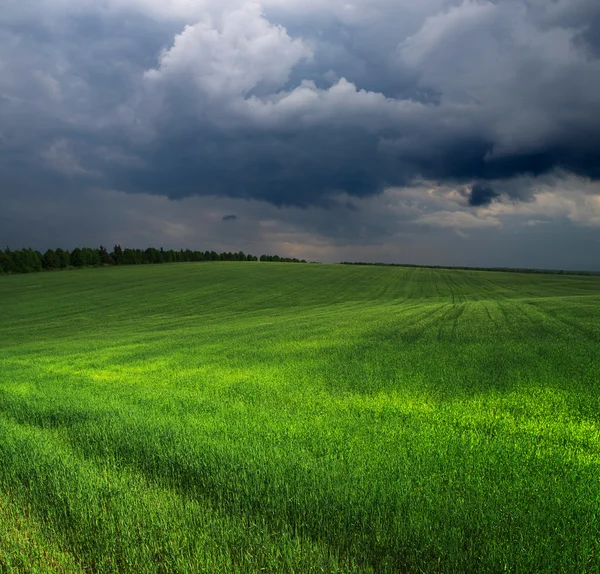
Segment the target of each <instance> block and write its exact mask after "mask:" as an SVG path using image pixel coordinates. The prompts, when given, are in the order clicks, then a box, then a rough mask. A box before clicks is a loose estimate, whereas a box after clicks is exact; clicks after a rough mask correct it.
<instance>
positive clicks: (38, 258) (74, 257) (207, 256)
mask: <svg viewBox="0 0 600 574" xmlns="http://www.w3.org/2000/svg"><path fill="white" fill-rule="evenodd" d="M259 260H260V261H269V262H277V263H306V261H305V260H304V259H296V258H295V257H294V258H291V257H280V256H279V255H261V256H260V258H259V257H257V256H255V255H251V254H250V253H249V254H245V253H244V252H243V251H239V252H237V253H231V252H223V253H217V252H216V251H192V250H191V249H181V250H179V251H177V250H174V249H163V248H162V247H161V248H160V249H155V248H154V247H148V249H144V250H142V249H130V248H128V247H126V248H122V247H121V246H120V245H115V246H114V248H113V250H112V251H110V252H109V251H108V250H107V249H106V248H105V247H103V246H102V245H101V246H100V247H99V248H97V249H93V248H90V247H83V248H79V247H76V248H75V249H73V250H72V251H68V250H66V249H60V248H58V249H48V250H47V251H46V252H45V253H43V254H42V253H41V252H39V251H35V250H33V249H18V250H15V251H11V250H10V249H9V248H8V247H7V248H6V249H5V250H4V251H0V273H1V274H7V273H35V272H38V271H43V270H48V271H50V270H58V269H68V268H72V267H101V266H110V265H145V264H157V263H183V262H191V261H259Z"/></svg>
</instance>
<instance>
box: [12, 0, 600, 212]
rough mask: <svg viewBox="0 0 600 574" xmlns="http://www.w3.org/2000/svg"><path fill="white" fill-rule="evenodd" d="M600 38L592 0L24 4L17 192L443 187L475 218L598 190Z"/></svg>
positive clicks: (313, 194)
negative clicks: (540, 185) (585, 182)
mask: <svg viewBox="0 0 600 574" xmlns="http://www.w3.org/2000/svg"><path fill="white" fill-rule="evenodd" d="M279 24H282V25H285V26H286V27H287V28H286V29H284V28H282V27H281V26H279ZM599 27H600V10H599V8H598V6H597V2H595V1H594V2H592V1H588V0H576V1H573V0H569V1H568V2H567V1H566V0H560V1H557V2H552V3H548V2H546V1H545V0H544V1H542V0H510V1H507V2H488V1H485V0H480V1H475V2H461V1H458V0H456V1H454V0H452V1H450V0H431V1H430V2H421V1H417V0H401V1H398V2H394V3H390V2H386V1H384V0H376V1H369V2H367V0H356V1H354V2H337V1H331V2H325V0H322V1H321V0H312V1H311V2H308V3H305V2H302V3H301V2H295V1H291V2H280V1H277V0H265V1H264V2H263V3H262V7H259V6H258V5H257V4H255V3H250V2H244V1H242V0H228V1H227V2H221V3H216V2H214V3H210V2H208V3H202V2H198V3H186V2H179V1H175V2H173V3H171V4H170V8H169V11H167V9H166V8H165V7H164V6H163V5H162V4H161V3H159V2H155V1H154V0H111V1H109V2H106V3H104V4H103V5H102V7H101V8H100V7H99V5H98V4H97V3H94V2H85V1H81V2H74V1H71V0H60V1H59V0H52V1H50V2H39V3H36V2H31V3H29V4H28V7H26V6H25V5H24V4H23V3H16V2H13V3H9V5H8V8H6V9H5V10H3V15H2V16H1V17H0V30H1V32H0V54H1V56H2V60H1V62H0V63H1V64H2V66H1V67H0V69H1V70H2V75H1V76H0V120H1V123H0V154H1V158H2V159H0V187H1V191H0V194H4V196H7V195H10V194H11V193H17V192H18V190H19V189H22V188H25V187H26V188H27V189H33V188H35V187H36V186H37V187H43V188H44V189H47V190H48V193H60V190H61V187H64V188H68V189H71V188H73V189H74V188H77V187H86V186H88V187H105V188H116V189H119V190H122V191H125V192H132V193H153V194H157V195H164V196H168V197H170V198H184V197H188V196H193V195H218V196H229V197H237V198H246V199H259V200H264V201H268V202H270V203H272V204H274V205H278V206H284V205H294V206H300V207H309V206H315V205H316V206H322V207H327V206H328V205H332V204H331V201H332V200H334V199H335V197H336V196H338V195H340V194H342V193H343V194H346V195H347V196H350V197H355V198H361V197H362V198H364V197H368V196H372V195H376V194H379V193H381V192H382V191H383V190H384V189H385V188H386V187H390V186H402V185H409V184H410V183H411V182H412V181H414V180H415V179H417V178H426V179H430V180H435V181H438V182H440V183H442V184H444V183H445V184H450V185H453V184H456V185H462V184H471V183H472V182H473V181H478V182H480V183H478V184H476V185H475V186H474V187H473V193H472V195H471V197H470V200H469V203H470V205H471V206H473V207H476V206H484V205H487V204H489V203H490V201H491V200H492V199H493V198H494V197H495V195H493V194H495V193H496V192H495V191H493V190H492V188H491V187H489V185H492V183H490V182H494V183H493V185H494V186H496V185H497V183H496V182H498V181H502V180H506V181H510V180H511V179H512V178H514V177H515V176H518V175H521V174H530V175H533V176H538V175H542V174H545V173H548V172H551V171H553V170H556V169H557V168H560V169H561V170H565V171H568V172H573V173H575V174H578V175H580V176H583V177H588V178H592V179H598V178H600V100H599V99H598V97H597V94H598V93H600V59H599V56H600V41H599V40H598V38H599V37H600V34H598V33H597V32H598V30H599ZM494 189H497V188H496V187H494ZM507 189H511V190H512V191H510V192H509V195H511V196H512V197H513V198H523V199H525V198H527V197H528V196H529V195H530V193H531V192H530V190H528V189H518V188H516V187H512V188H511V186H510V185H508V186H507ZM490 190H492V191H490Z"/></svg>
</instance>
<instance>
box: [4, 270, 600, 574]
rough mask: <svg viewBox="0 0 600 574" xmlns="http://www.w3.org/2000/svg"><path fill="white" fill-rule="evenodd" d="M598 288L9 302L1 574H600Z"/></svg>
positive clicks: (177, 278) (193, 281) (190, 277)
mask: <svg viewBox="0 0 600 574" xmlns="http://www.w3.org/2000/svg"><path fill="white" fill-rule="evenodd" d="M599 425H600V278H597V277H576V276H559V275H527V274H512V273H491V272H469V271H454V270H433V269H412V268H410V269H409V268H389V267H352V266H334V265H292V264H275V263H264V264H262V263H207V264H202V263H200V264H177V265H157V266H136V267H121V268H105V269H84V270H80V271H65V272H52V273H38V274H31V275H23V276H4V277H0V571H6V572H61V571H62V572H164V573H171V572H300V573H302V572H501V571H511V572H549V573H550V572H552V573H557V572H598V571H600V432H599V429H600V426H599Z"/></svg>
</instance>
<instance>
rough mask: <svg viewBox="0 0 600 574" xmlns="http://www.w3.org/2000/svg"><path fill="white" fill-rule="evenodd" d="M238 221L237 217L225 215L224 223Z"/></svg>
mask: <svg viewBox="0 0 600 574" xmlns="http://www.w3.org/2000/svg"><path fill="white" fill-rule="evenodd" d="M236 219H237V215H224V216H223V221H235V220H236Z"/></svg>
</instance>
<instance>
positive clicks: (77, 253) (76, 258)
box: [71, 247, 85, 267]
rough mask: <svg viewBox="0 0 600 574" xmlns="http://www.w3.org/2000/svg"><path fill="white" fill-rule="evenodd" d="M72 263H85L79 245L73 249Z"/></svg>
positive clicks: (73, 264)
mask: <svg viewBox="0 0 600 574" xmlns="http://www.w3.org/2000/svg"><path fill="white" fill-rule="evenodd" d="M71 265H72V266H73V267H83V266H84V265H85V262H84V260H83V255H82V253H81V249H79V247H75V249H73V251H71Z"/></svg>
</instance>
